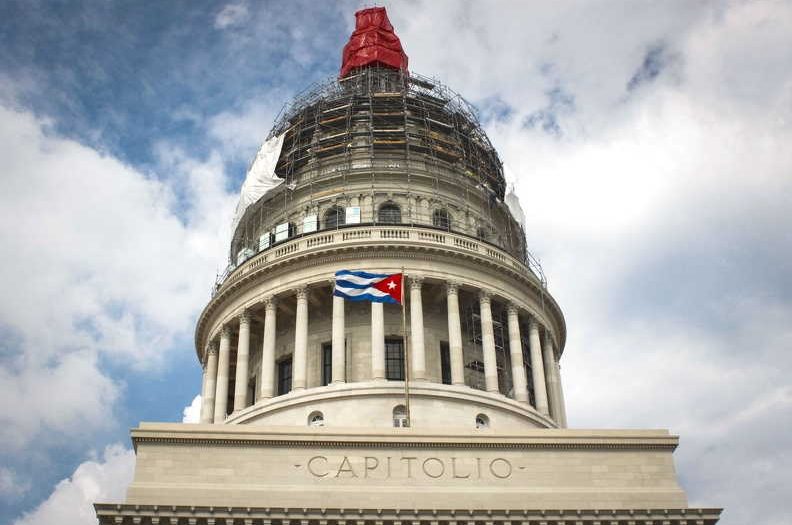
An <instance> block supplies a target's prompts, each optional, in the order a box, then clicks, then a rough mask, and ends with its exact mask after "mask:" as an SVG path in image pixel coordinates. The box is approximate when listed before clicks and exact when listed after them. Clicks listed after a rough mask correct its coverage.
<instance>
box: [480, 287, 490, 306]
mask: <svg viewBox="0 0 792 525" xmlns="http://www.w3.org/2000/svg"><path fill="white" fill-rule="evenodd" d="M491 299H492V294H491V293H490V292H489V291H488V290H479V301H481V302H482V303H486V304H489V303H490V301H491Z"/></svg>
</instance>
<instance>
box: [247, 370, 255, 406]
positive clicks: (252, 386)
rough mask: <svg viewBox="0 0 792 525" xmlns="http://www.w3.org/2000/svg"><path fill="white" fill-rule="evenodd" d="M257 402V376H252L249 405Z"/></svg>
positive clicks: (249, 383)
mask: <svg viewBox="0 0 792 525" xmlns="http://www.w3.org/2000/svg"><path fill="white" fill-rule="evenodd" d="M255 404H256V377H255V376H254V377H251V378H250V381H248V406H250V405H255Z"/></svg>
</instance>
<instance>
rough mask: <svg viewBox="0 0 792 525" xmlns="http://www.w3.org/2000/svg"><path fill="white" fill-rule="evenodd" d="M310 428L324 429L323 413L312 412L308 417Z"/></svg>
mask: <svg viewBox="0 0 792 525" xmlns="http://www.w3.org/2000/svg"><path fill="white" fill-rule="evenodd" d="M308 426H309V427H323V426H324V415H323V414H322V413H321V412H318V411H317V412H311V415H309V416H308Z"/></svg>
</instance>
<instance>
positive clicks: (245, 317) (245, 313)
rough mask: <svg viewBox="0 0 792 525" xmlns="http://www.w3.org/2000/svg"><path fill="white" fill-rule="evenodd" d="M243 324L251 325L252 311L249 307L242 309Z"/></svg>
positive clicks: (241, 320)
mask: <svg viewBox="0 0 792 525" xmlns="http://www.w3.org/2000/svg"><path fill="white" fill-rule="evenodd" d="M243 324H246V325H250V311H249V310H247V309H244V310H242V313H240V314H239V325H240V326H242V325H243Z"/></svg>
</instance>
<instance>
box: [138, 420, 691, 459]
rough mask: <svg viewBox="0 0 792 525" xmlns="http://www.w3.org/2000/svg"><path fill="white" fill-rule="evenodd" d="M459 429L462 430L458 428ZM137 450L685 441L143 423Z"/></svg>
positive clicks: (641, 446) (634, 446)
mask: <svg viewBox="0 0 792 525" xmlns="http://www.w3.org/2000/svg"><path fill="white" fill-rule="evenodd" d="M456 430H459V429H456ZM132 442H133V444H134V445H135V448H136V449H137V447H138V445H140V444H143V443H167V444H172V445H193V446H261V447H291V448H302V447H304V448H317V447H318V448H333V449H335V448H364V449H384V448H392V449H393V448H396V449H398V448H410V449H433V450H434V449H478V450H480V449H487V450H514V449H517V450H529V449H540V450H552V449H559V450H560V449H564V450H664V451H668V452H671V451H673V450H674V449H675V448H676V446H677V444H678V443H679V439H678V437H677V436H673V435H670V434H668V433H667V432H665V431H659V430H657V431H649V430H643V431H636V430H618V431H614V430H567V429H564V430H561V429H541V430H525V431H521V432H520V433H508V432H487V433H486V434H484V433H478V432H472V431H468V435H462V436H460V435H459V434H458V433H456V434H455V433H445V432H441V431H429V430H420V431H418V430H416V429H410V428H408V429H369V430H367V431H366V432H360V431H359V430H356V429H348V428H347V429H344V428H332V427H318V428H314V427H307V428H305V429H295V428H294V427H266V429H262V427H257V426H253V425H221V424H214V425H213V424H201V425H198V424H167V423H165V424H163V423H141V427H140V428H136V429H133V430H132Z"/></svg>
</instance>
